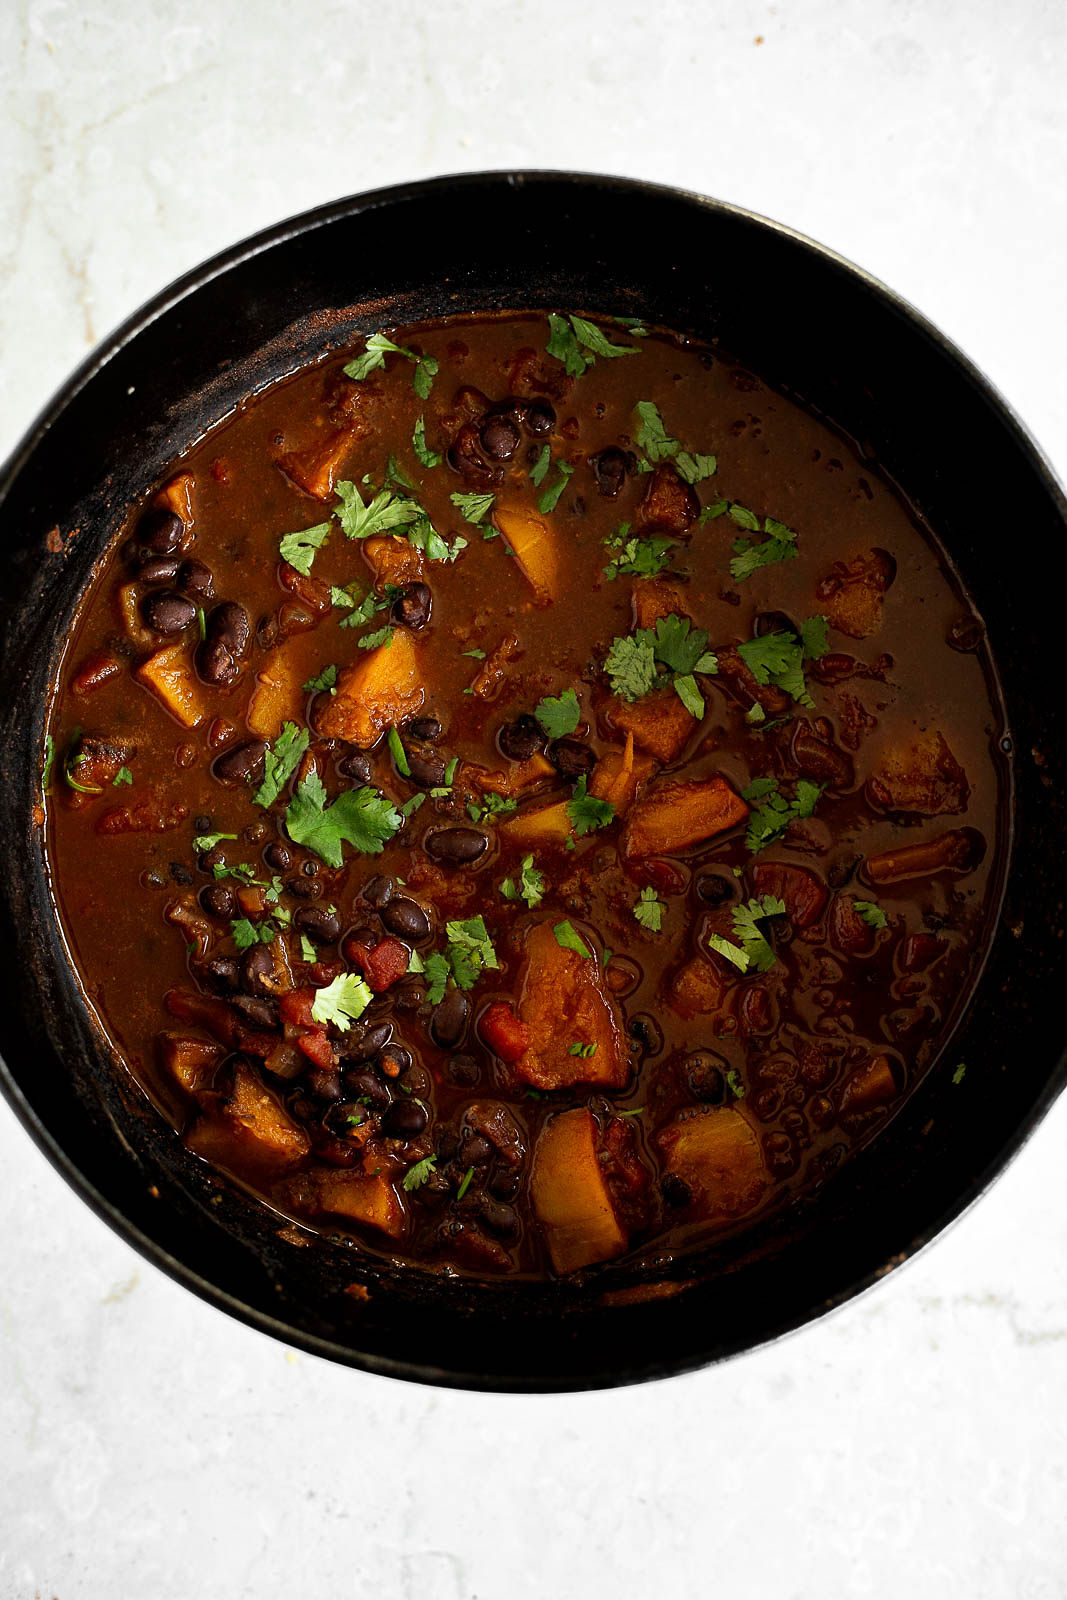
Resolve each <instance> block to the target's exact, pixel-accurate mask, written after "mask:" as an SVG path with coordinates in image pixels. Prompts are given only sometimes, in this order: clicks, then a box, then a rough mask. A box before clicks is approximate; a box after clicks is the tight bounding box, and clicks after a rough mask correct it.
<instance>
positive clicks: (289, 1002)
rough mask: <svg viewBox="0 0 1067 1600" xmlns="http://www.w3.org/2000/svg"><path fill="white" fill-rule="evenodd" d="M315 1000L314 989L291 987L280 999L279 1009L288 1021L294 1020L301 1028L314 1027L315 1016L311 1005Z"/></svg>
mask: <svg viewBox="0 0 1067 1600" xmlns="http://www.w3.org/2000/svg"><path fill="white" fill-rule="evenodd" d="M314 1000H315V991H314V989H290V990H289V993H288V994H283V995H282V997H281V999H280V1000H279V1001H278V1010H279V1011H280V1012H281V1014H282V1016H283V1017H284V1018H285V1020H286V1022H294V1023H296V1025H297V1027H299V1028H313V1027H314V1026H315V1018H314V1017H313V1016H312V1015H311V1007H312V1005H313V1004H314Z"/></svg>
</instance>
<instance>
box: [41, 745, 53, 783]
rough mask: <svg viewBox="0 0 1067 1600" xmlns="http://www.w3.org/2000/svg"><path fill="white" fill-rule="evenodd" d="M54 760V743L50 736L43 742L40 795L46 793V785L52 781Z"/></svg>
mask: <svg viewBox="0 0 1067 1600" xmlns="http://www.w3.org/2000/svg"><path fill="white" fill-rule="evenodd" d="M55 759H56V742H55V740H54V739H53V738H52V735H51V734H48V735H47V736H46V738H45V741H44V766H43V767H42V768H41V793H42V794H47V793H48V785H49V784H50V783H51V781H52V767H53V765H54V763H55Z"/></svg>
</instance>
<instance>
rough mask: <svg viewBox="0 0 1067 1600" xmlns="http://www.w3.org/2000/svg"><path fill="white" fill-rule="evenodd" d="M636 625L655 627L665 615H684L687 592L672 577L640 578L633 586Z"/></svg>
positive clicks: (685, 614)
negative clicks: (673, 581)
mask: <svg viewBox="0 0 1067 1600" xmlns="http://www.w3.org/2000/svg"><path fill="white" fill-rule="evenodd" d="M633 604H634V627H635V628H654V627H655V626H656V623H657V622H659V621H660V620H661V618H663V617H671V616H677V617H684V616H687V615H688V612H687V611H686V609H685V592H684V590H683V589H682V587H681V585H680V584H677V583H672V581H671V580H670V578H638V579H637V580H636V582H635V583H634V587H633Z"/></svg>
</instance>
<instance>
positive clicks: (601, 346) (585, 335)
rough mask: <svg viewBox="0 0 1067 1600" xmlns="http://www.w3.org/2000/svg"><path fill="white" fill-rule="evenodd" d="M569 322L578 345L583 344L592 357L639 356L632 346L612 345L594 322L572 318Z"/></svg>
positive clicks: (635, 348) (634, 346) (638, 352)
mask: <svg viewBox="0 0 1067 1600" xmlns="http://www.w3.org/2000/svg"><path fill="white" fill-rule="evenodd" d="M569 321H570V325H571V327H572V328H573V329H574V333H575V337H576V338H577V340H578V342H579V344H583V345H584V346H585V348H586V349H587V350H590V351H591V352H592V353H593V355H594V356H607V357H611V356H636V355H640V351H639V350H638V348H637V346H636V345H634V344H612V342H611V340H610V339H609V338H607V336H606V335H605V333H604V332H603V330H602V329H601V328H598V327H597V325H596V323H595V322H589V321H587V320H586V318H585V317H573V316H572V317H571V318H570V319H569Z"/></svg>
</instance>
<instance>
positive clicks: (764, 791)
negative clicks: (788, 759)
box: [741, 778, 823, 855]
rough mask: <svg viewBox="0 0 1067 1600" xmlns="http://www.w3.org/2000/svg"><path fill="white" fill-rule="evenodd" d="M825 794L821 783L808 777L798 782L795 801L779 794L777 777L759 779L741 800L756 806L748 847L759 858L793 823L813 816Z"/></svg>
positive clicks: (748, 836) (747, 838) (747, 839)
mask: <svg viewBox="0 0 1067 1600" xmlns="http://www.w3.org/2000/svg"><path fill="white" fill-rule="evenodd" d="M822 791H823V785H822V784H819V783H812V782H811V781H810V779H808V778H801V779H799V781H798V782H797V786H796V794H795V796H794V798H793V799H792V800H787V799H786V798H785V796H784V795H782V794H780V793H779V791H778V780H777V778H757V779H756V780H755V782H754V783H750V784H749V786H748V788H747V789H743V790H742V792H741V798H742V799H743V800H747V801H748V803H749V805H752V806H754V809H753V811H752V814H751V815H750V817H749V819H748V828H747V830H746V833H745V844H746V845H747V847H748V849H749V850H750V851H751V852H752V854H753V855H758V854H759V852H760V851H761V850H762V849H764V848H765V846H767V845H769V844H771V843H772V842H773V841H774V840H775V839H777V838H779V837H780V836H781V835H782V834H783V833H785V831H786V829H787V828H788V827H789V824H790V823H791V822H795V821H796V820H797V819H798V818H803V817H810V816H811V815H812V814H813V812H814V810H815V805H816V802H817V801H818V798H819V796H820V795H821V794H822Z"/></svg>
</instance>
